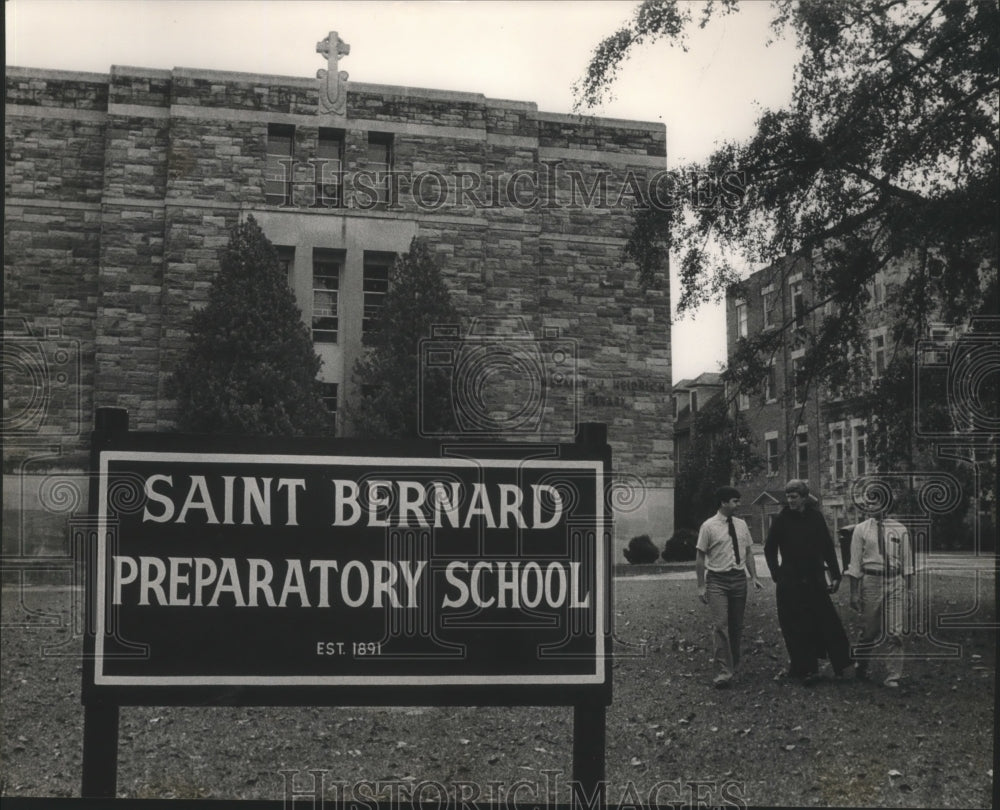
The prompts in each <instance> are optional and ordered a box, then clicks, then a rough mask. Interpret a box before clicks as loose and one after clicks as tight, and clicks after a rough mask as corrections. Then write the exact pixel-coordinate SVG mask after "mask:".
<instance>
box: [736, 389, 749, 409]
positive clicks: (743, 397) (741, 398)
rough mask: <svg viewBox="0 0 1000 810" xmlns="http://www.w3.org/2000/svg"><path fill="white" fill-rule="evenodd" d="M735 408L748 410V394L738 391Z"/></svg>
mask: <svg viewBox="0 0 1000 810" xmlns="http://www.w3.org/2000/svg"><path fill="white" fill-rule="evenodd" d="M736 410H738V411H748V410H750V395H749V394H744V393H742V392H740V393H739V394H737V395H736Z"/></svg>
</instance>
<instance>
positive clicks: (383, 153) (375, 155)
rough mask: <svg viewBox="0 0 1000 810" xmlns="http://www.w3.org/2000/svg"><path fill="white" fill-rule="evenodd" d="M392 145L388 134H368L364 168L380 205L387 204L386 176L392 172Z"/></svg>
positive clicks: (387, 183) (387, 178)
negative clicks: (369, 174) (370, 176)
mask: <svg viewBox="0 0 1000 810" xmlns="http://www.w3.org/2000/svg"><path fill="white" fill-rule="evenodd" d="M392 145H393V138H392V135H391V134H390V133H386V132H369V133H368V150H367V153H366V154H365V167H364V168H365V169H367V170H368V171H369V172H371V173H372V183H371V185H372V186H373V187H374V188H375V190H376V193H377V194H378V201H379V202H380V203H385V202H389V177H388V174H389V172H391V171H392V159H393V155H392Z"/></svg>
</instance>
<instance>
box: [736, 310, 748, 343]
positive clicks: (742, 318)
mask: <svg viewBox="0 0 1000 810" xmlns="http://www.w3.org/2000/svg"><path fill="white" fill-rule="evenodd" d="M749 333H750V328H749V321H748V319H747V302H746V301H737V302H736V337H738V338H744V337H746V336H747V335H748V334H749Z"/></svg>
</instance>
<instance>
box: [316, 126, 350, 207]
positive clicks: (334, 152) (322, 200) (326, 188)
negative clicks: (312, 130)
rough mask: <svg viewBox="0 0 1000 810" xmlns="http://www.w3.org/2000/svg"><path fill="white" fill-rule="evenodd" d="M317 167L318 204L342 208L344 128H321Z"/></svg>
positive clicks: (317, 150)
mask: <svg viewBox="0 0 1000 810" xmlns="http://www.w3.org/2000/svg"><path fill="white" fill-rule="evenodd" d="M315 167H316V205H317V206H318V207H320V208H340V207H341V206H342V205H343V199H344V195H343V188H344V130H342V129H329V128H327V127H320V128H319V140H318V141H317V142H316V162H315Z"/></svg>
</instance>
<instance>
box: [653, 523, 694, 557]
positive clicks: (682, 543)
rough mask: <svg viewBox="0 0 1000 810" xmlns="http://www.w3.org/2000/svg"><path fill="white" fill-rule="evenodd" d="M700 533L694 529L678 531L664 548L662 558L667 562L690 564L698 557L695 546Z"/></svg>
mask: <svg viewBox="0 0 1000 810" xmlns="http://www.w3.org/2000/svg"><path fill="white" fill-rule="evenodd" d="M697 543H698V532H696V531H694V530H693V529H678V530H677V531H675V532H674V535H673V537H671V538H670V539H669V540H667V542H666V543H665V544H664V546H663V553H662V554H660V556H661V557H663V559H664V560H665V561H666V562H689V561H690V560H693V559H694V558H695V556H696V553H695V545H696V544H697Z"/></svg>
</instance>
